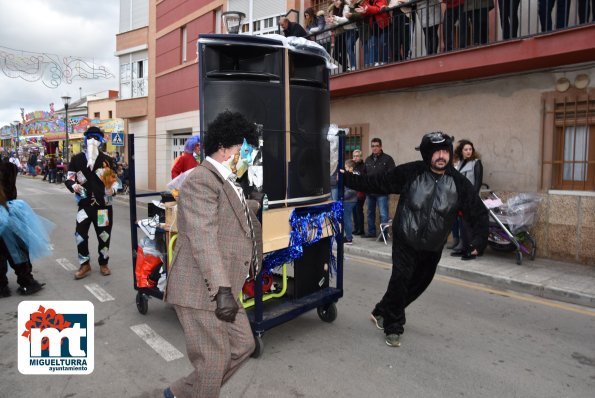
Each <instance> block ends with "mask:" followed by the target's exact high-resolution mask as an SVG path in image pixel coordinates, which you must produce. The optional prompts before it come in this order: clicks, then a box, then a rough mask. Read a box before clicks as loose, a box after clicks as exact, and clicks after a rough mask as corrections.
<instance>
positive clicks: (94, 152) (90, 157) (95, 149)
mask: <svg viewBox="0 0 595 398" xmlns="http://www.w3.org/2000/svg"><path fill="white" fill-rule="evenodd" d="M86 155H87V167H89V168H90V169H93V165H94V164H95V161H96V160H97V156H99V146H97V145H93V144H90V145H87V153H86Z"/></svg>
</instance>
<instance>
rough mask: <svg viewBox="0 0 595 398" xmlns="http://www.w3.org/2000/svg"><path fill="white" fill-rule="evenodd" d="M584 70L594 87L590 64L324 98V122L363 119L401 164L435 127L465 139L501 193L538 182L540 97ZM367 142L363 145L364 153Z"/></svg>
mask: <svg viewBox="0 0 595 398" xmlns="http://www.w3.org/2000/svg"><path fill="white" fill-rule="evenodd" d="M579 73H587V74H589V75H590V77H591V84H590V85H591V87H593V86H594V82H593V80H594V78H595V68H585V69H577V70H572V71H570V70H569V71H568V72H565V73H564V72H540V73H533V74H528V75H522V76H509V77H503V78H497V79H491V80H484V81H476V82H462V83H451V84H449V85H448V86H445V87H440V86H433V87H422V88H415V89H411V90H403V91H395V92H385V93H380V94H373V95H364V96H357V97H351V98H347V99H337V100H333V101H331V122H332V123H336V124H338V125H348V124H361V123H369V125H370V130H369V135H370V137H369V138H372V137H380V138H381V139H382V141H383V149H384V151H385V152H386V153H388V154H389V155H391V156H393V157H394V158H395V162H396V163H397V164H399V163H405V162H409V161H413V160H418V159H421V156H420V154H419V152H417V151H415V149H414V148H415V146H417V145H419V143H420V140H421V137H422V135H423V134H425V133H427V132H430V131H436V130H441V131H444V132H446V133H448V134H451V135H454V136H455V139H456V140H459V139H462V138H467V139H470V140H471V141H472V142H473V143H474V144H475V147H476V149H477V150H478V151H479V152H480V153H481V155H482V161H483V164H484V182H486V183H488V184H489V185H490V186H491V188H493V189H496V190H506V191H537V190H539V188H540V180H541V163H540V159H541V151H542V142H541V137H542V120H543V117H542V103H541V95H542V93H544V92H551V91H554V90H555V83H556V80H557V79H558V78H559V77H561V76H566V77H567V78H568V79H569V80H570V81H574V76H575V75H577V74H579ZM369 144H370V143H369V142H364V143H363V148H362V149H363V150H364V152H365V153H368V154H369V153H370V148H369Z"/></svg>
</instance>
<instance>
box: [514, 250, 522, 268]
mask: <svg viewBox="0 0 595 398" xmlns="http://www.w3.org/2000/svg"><path fill="white" fill-rule="evenodd" d="M516 263H517V265H522V264H523V253H522V252H521V251H520V250H517V251H516Z"/></svg>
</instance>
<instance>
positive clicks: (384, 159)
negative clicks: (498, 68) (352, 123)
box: [364, 138, 395, 238]
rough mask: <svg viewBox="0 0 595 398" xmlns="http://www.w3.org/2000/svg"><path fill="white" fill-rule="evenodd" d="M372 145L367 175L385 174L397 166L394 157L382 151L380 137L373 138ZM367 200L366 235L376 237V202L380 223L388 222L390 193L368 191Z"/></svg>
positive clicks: (365, 168) (367, 160) (366, 167)
mask: <svg viewBox="0 0 595 398" xmlns="http://www.w3.org/2000/svg"><path fill="white" fill-rule="evenodd" d="M370 146H371V148H372V154H371V155H370V156H368V157H367V158H366V161H365V166H364V171H365V173H364V174H365V175H366V176H368V177H372V176H375V175H379V174H384V173H386V172H387V171H389V170H391V169H393V168H394V167H395V161H394V160H393V158H392V157H391V156H390V155H387V154H386V153H384V152H383V151H382V140H381V139H380V138H372V141H371V144H370ZM366 202H367V203H368V234H367V235H366V237H367V238H376V236H377V235H376V203H378V210H379V212H380V223H381V224H384V223H387V222H388V195H385V194H375V193H368V194H367V195H366Z"/></svg>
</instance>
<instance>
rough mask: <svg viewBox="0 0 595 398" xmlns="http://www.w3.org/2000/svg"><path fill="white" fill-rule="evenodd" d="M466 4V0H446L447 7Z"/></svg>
mask: <svg viewBox="0 0 595 398" xmlns="http://www.w3.org/2000/svg"><path fill="white" fill-rule="evenodd" d="M463 4H465V0H446V8H455V7H458V6H462V5H463Z"/></svg>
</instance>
